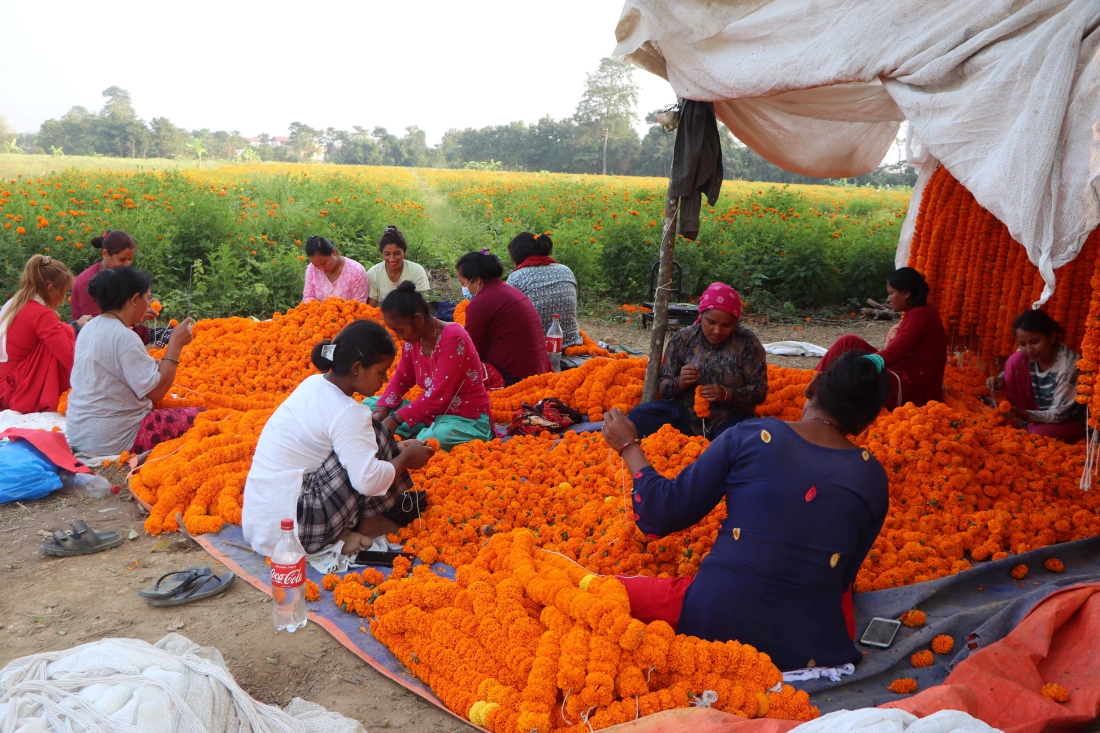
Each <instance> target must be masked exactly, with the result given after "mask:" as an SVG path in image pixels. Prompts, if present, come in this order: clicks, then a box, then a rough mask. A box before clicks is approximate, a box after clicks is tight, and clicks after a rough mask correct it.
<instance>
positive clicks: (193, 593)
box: [149, 573, 237, 606]
mask: <svg viewBox="0 0 1100 733" xmlns="http://www.w3.org/2000/svg"><path fill="white" fill-rule="evenodd" d="M236 579H237V575H236V574H235V573H226V574H225V575H199V576H196V577H194V578H192V579H191V582H190V583H188V584H187V585H185V586H183V587H181V588H180V589H179V590H178V591H176V594H175V595H174V596H172V597H171V598H161V599H158V600H155V601H149V605H150V606H182V605H183V604H185V603H191V602H192V601H201V600H202V599H204V598H209V597H211V596H216V595H218V594H219V593H221V592H222V591H224V590H225V589H226V588H228V587H229V586H231V585H233V581H234V580H236Z"/></svg>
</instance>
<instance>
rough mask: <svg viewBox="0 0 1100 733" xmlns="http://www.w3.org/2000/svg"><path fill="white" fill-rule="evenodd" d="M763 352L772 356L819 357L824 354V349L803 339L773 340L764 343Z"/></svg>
mask: <svg viewBox="0 0 1100 733" xmlns="http://www.w3.org/2000/svg"><path fill="white" fill-rule="evenodd" d="M764 353H765V354H771V355H773V356H813V357H817V358H818V359H820V358H821V357H823V356H825V349H824V348H823V347H821V346H818V345H817V344H810V343H806V342H805V341H773V342H772V343H770V344H764Z"/></svg>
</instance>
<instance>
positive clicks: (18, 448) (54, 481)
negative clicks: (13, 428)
mask: <svg viewBox="0 0 1100 733" xmlns="http://www.w3.org/2000/svg"><path fill="white" fill-rule="evenodd" d="M60 488H61V476H60V475H58V469H57V466H55V465H54V464H53V463H52V462H51V461H50V460H49V459H48V458H46V456H44V455H43V454H42V453H41V451H39V450H38V449H37V448H35V447H34V446H33V445H31V444H30V443H28V442H27V441H25V440H16V441H9V440H7V439H6V438H5V439H4V440H0V504H7V503H8V502H12V501H21V500H23V499H41V498H42V497H43V496H46V495H48V494H49V493H51V492H53V491H57V490H58V489H60Z"/></svg>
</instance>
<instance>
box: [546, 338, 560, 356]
mask: <svg viewBox="0 0 1100 733" xmlns="http://www.w3.org/2000/svg"><path fill="white" fill-rule="evenodd" d="M561 342H562V338H561V337H560V336H547V337H546V353H548V354H557V353H560V352H561Z"/></svg>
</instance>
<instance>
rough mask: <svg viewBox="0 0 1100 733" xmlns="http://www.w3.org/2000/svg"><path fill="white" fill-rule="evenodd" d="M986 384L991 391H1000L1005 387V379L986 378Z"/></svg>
mask: <svg viewBox="0 0 1100 733" xmlns="http://www.w3.org/2000/svg"><path fill="white" fill-rule="evenodd" d="M985 386H986V387H988V388H989V391H990V393H993V392H1000V391H1001V390H1002V389H1004V388H1005V380H1004V378H1003V377H990V378H989V379H987V380H985Z"/></svg>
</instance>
